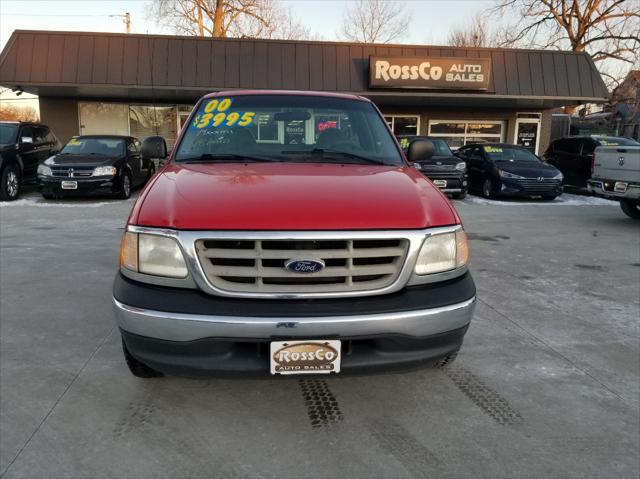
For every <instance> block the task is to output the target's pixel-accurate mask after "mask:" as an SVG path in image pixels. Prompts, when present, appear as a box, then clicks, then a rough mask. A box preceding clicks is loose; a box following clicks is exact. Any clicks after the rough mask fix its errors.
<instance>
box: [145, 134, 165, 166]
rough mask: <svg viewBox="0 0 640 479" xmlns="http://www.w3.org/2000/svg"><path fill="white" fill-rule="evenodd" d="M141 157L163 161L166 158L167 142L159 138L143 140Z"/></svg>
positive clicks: (150, 137) (151, 137) (153, 137)
mask: <svg viewBox="0 0 640 479" xmlns="http://www.w3.org/2000/svg"><path fill="white" fill-rule="evenodd" d="M142 156H143V157H144V158H158V159H160V160H164V159H165V158H166V157H167V142H166V141H164V138H162V137H161V136H149V137H147V138H145V139H144V141H143V142H142Z"/></svg>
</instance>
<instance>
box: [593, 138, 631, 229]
mask: <svg viewBox="0 0 640 479" xmlns="http://www.w3.org/2000/svg"><path fill="white" fill-rule="evenodd" d="M591 173H592V174H591V179H590V180H589V181H588V182H587V188H588V189H589V191H590V192H592V193H594V194H595V195H597V196H602V197H605V198H616V199H618V200H620V207H621V208H622V211H624V212H625V213H626V214H627V216H630V217H631V218H634V219H640V144H638V146H600V147H598V148H596V150H595V154H594V157H593V163H592V172H591Z"/></svg>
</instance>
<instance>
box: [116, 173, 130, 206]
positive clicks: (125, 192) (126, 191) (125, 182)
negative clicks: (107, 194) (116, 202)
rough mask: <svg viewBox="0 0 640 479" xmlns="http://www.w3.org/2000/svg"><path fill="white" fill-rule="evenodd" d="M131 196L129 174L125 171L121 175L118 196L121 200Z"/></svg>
mask: <svg viewBox="0 0 640 479" xmlns="http://www.w3.org/2000/svg"><path fill="white" fill-rule="evenodd" d="M130 197H131V175H130V174H129V173H127V172H125V173H123V175H122V186H121V187H120V193H118V198H120V199H121V200H127V199H129V198H130Z"/></svg>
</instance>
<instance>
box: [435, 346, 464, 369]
mask: <svg viewBox="0 0 640 479" xmlns="http://www.w3.org/2000/svg"><path fill="white" fill-rule="evenodd" d="M459 351H460V349H456V350H455V351H453V352H452V353H449V354H447V355H446V356H445V357H443V358H440V359H438V360H437V361H436V362H435V363H433V366H434V367H436V368H444V367H446V366H448V365H449V364H451V363H452V362H454V361H455V360H456V358H457V357H458V352H459Z"/></svg>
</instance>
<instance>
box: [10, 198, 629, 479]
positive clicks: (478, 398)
mask: <svg viewBox="0 0 640 479" xmlns="http://www.w3.org/2000/svg"><path fill="white" fill-rule="evenodd" d="M593 200H595V199H594V198H584V199H581V197H578V196H571V195H563V197H561V198H559V199H558V200H557V201H553V202H545V203H539V202H532V201H508V202H497V201H496V202H494V201H486V200H482V199H480V198H476V197H469V198H468V199H466V200H464V201H456V202H455V203H454V204H455V205H456V207H457V208H458V211H459V212H460V214H461V216H462V218H463V220H464V223H465V227H466V229H467V231H468V233H469V236H470V238H471V255H472V263H471V264H472V266H471V270H472V273H473V275H474V279H475V281H476V285H477V288H478V300H479V304H478V308H477V310H476V316H475V318H474V320H473V322H472V325H471V327H470V330H469V332H468V334H467V336H466V340H465V344H464V345H463V348H462V351H461V354H460V356H459V357H458V359H457V360H456V362H454V363H453V364H452V365H451V366H450V367H449V368H446V369H421V370H418V371H413V372H407V373H395V374H384V375H376V376H360V377H353V376H348V377H347V376H343V377H340V376H335V377H328V378H324V379H322V378H321V379H300V380H298V379H284V378H283V379H278V378H276V379H273V378H270V377H266V378H265V379H261V380H247V379H236V380H229V379H225V380H220V379H206V380H191V379H183V378H175V377H167V378H161V379H153V380H143V379H137V378H135V377H133V376H131V375H130V373H129V371H128V369H127V367H126V365H125V363H124V360H123V356H122V352H121V349H120V337H119V332H118V329H117V328H116V326H115V322H114V317H113V313H112V309H111V285H112V281H113V277H114V274H115V272H116V268H117V257H118V249H119V241H120V235H121V234H122V231H123V226H124V223H125V220H126V217H127V214H128V212H129V210H130V208H131V206H132V204H133V200H130V201H124V202H121V201H114V200H109V199H75V200H65V201H54V202H48V201H45V200H43V199H41V198H40V197H39V196H38V195H37V194H36V193H35V192H29V193H28V194H27V195H26V196H25V198H24V199H22V200H19V201H18V202H15V203H12V204H2V205H1V206H0V300H1V303H0V477H2V478H30V479H31V478H56V479H59V478H154V479H160V478H235V477H237V478H251V477H255V478H268V479H270V478H274V479H275V478H283V479H285V478H316V477H321V478H342V477H350V478H372V477H380V478H387V477H388V478H392V477H393V478H423V477H425V478H426V477H428V478H440V477H443V478H474V479H477V478H515V477H517V478H563V479H565V478H591V477H592V478H613V477H615V478H637V477H638V475H639V474H640V453H639V451H640V437H639V436H640V421H639V408H640V387H639V377H640V374H639V372H640V371H639V370H640V343H639V322H640V302H639V301H640V223H638V222H634V221H633V220H631V219H629V218H627V217H626V216H625V215H624V214H623V213H622V211H621V210H620V208H619V207H618V206H617V205H616V204H615V203H613V202H608V201H606V200H599V201H593Z"/></svg>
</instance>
